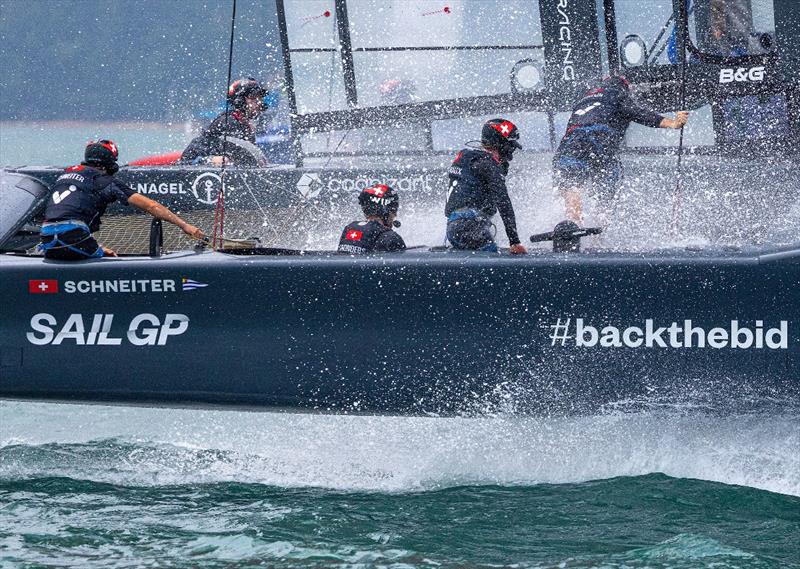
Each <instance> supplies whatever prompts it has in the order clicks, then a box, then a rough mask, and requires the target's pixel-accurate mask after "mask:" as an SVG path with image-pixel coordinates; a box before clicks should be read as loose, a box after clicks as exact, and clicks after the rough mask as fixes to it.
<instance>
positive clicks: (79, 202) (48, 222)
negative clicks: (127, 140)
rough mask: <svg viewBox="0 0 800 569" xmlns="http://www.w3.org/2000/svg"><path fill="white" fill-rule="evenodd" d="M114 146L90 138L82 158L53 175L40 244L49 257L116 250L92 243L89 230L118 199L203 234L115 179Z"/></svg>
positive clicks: (69, 257)
mask: <svg viewBox="0 0 800 569" xmlns="http://www.w3.org/2000/svg"><path fill="white" fill-rule="evenodd" d="M118 155H119V151H118V149H117V145H116V144H114V143H113V142H111V141H110V140H100V141H98V142H90V143H89V144H88V145H87V146H86V151H85V153H84V160H83V162H81V163H80V164H79V165H77V166H70V167H69V168H67V169H66V170H65V171H64V173H63V174H62V175H61V176H59V177H58V179H57V180H56V183H55V184H54V185H53V188H52V194H51V196H50V199H49V201H48V202H47V206H46V208H45V212H44V223H43V224H42V242H41V244H40V245H39V247H40V248H41V249H43V250H44V256H45V257H46V258H48V259H58V260H61V261H79V260H82V259H90V258H97V257H103V256H104V255H109V256H111V257H116V253H115V252H114V251H113V250H112V249H109V248H108V247H104V246H103V245H100V244H98V243H97V241H95V239H94V237H93V236H92V233H94V232H95V231H97V230H98V229H99V228H100V218H101V217H102V216H103V214H104V213H105V211H106V207H108V205H109V204H110V203H112V202H115V201H117V200H120V201H122V202H125V203H127V204H129V205H132V206H135V207H137V208H139V209H141V210H143V211H146V212H147V213H149V214H150V215H152V216H153V217H157V218H158V219H163V220H164V221H168V222H170V223H173V224H175V225H177V226H178V227H180V228H181V229H182V230H183V232H184V233H186V234H187V235H190V236H192V237H195V238H197V239H201V238H203V237H204V236H205V235H204V234H203V232H202V231H200V230H199V229H198V228H196V227H195V226H193V225H190V224H188V223H186V222H185V221H184V220H182V219H181V218H180V217H178V216H177V215H175V214H174V213H172V212H171V211H170V210H169V209H167V208H166V207H164V206H163V205H161V204H159V203H157V202H154V201H153V200H151V199H150V198H146V197H145V196H143V195H141V194H138V193H136V192H135V191H134V190H132V189H131V188H129V187H128V186H127V185H125V184H123V183H122V182H120V181H119V180H115V179H114V174H116V173H117V171H118V170H119V166H118V165H117V156H118Z"/></svg>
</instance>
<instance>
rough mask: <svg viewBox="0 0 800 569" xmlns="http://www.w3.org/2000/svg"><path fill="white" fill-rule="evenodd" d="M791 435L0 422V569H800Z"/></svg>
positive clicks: (387, 422) (48, 417) (679, 419)
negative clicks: (158, 568) (252, 568)
mask: <svg viewBox="0 0 800 569" xmlns="http://www.w3.org/2000/svg"><path fill="white" fill-rule="evenodd" d="M799 420H800V414H799V413H794V412H792V411H785V412H784V413H782V414H779V415H775V414H769V415H762V414H740V415H734V416H718V415H716V414H714V413H712V412H709V411H705V410H703V409H700V408H691V407H684V408H676V407H670V408H654V409H652V410H649V411H641V410H640V411H638V412H636V413H621V412H616V411H612V410H609V411H607V412H604V413H600V414H598V415H595V416H584V417H549V418H547V417H543V418H523V417H514V416H492V417H475V418H467V417H462V418H440V417H369V416H335V415H318V414H290V413H247V412H237V411H221V410H219V411H210V410H197V409H184V410H170V409H147V408H126V407H106V406H79V405H58V404H45V403H20V402H2V403H0V565H2V566H4V567H5V566H8V567H43V566H44V567H50V566H53V567H56V566H58V567H62V566H73V567H140V566H165V567H166V566H168V567H249V566H266V567H394V568H409V567H431V568H433V567H453V568H456V567H457V568H463V567H580V568H586V567H608V568H623V567H637V568H638V567H658V568H667V567H669V568H687V569H688V568H696V567H709V568H711V567H714V568H733V567H741V568H751V567H756V568H758V567H776V568H777V567H800V541H798V531H800V452H798V451H800V427H799V426H798V425H800V421H799Z"/></svg>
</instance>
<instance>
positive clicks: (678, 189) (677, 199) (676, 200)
mask: <svg viewBox="0 0 800 569" xmlns="http://www.w3.org/2000/svg"><path fill="white" fill-rule="evenodd" d="M680 24H681V32H680V33H681V41H680V42H679V43H680V50H681V67H680V69H681V75H680V110H681V111H683V110H686V60H687V59H688V58H687V57H686V56H687V49H686V44H687V41H688V39H689V34H688V29H689V13H688V10H687V7H686V2H684V1H683V0H681V4H680ZM683 132H684V127H681V134H680V138H679V139H678V164H677V176H676V180H675V191H674V192H673V195H672V232H673V234H674V235H675V236H677V234H678V213H679V211H680V208H681V198H682V193H683V188H682V185H683V184H682V181H683Z"/></svg>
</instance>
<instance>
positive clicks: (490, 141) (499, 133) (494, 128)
mask: <svg viewBox="0 0 800 569" xmlns="http://www.w3.org/2000/svg"><path fill="white" fill-rule="evenodd" d="M481 143H482V144H483V145H484V146H488V147H489V148H494V149H495V150H497V152H498V153H499V154H500V157H501V158H503V159H504V160H511V156H512V155H513V154H514V151H515V150H516V149H518V148H522V145H521V144H520V143H519V130H518V129H517V127H516V126H515V125H514V123H512V122H511V121H509V120H506V119H490V120H488V121H486V123H485V124H484V125H483V129H481Z"/></svg>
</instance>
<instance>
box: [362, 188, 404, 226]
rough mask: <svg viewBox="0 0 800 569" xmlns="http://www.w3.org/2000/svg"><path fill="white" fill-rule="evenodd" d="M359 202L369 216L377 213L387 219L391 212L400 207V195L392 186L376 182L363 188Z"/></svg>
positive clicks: (395, 211)
mask: <svg viewBox="0 0 800 569" xmlns="http://www.w3.org/2000/svg"><path fill="white" fill-rule="evenodd" d="M358 203H359V204H360V205H361V209H362V210H364V215H366V216H367V217H369V216H371V215H375V216H378V217H380V218H381V219H383V220H386V218H388V217H389V215H390V214H392V213H397V209H398V208H399V207H400V197H399V196H398V195H397V192H396V191H394V189H392V188H391V187H389V186H386V185H383V184H375V185H374V186H370V187H369V188H364V189H363V190H361V194H359V196H358Z"/></svg>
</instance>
